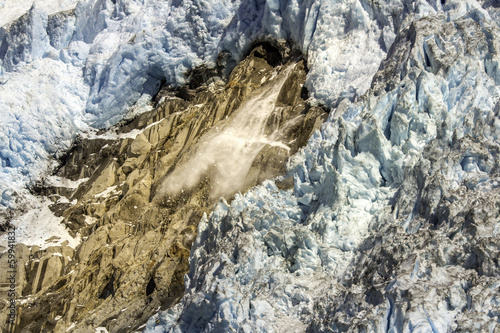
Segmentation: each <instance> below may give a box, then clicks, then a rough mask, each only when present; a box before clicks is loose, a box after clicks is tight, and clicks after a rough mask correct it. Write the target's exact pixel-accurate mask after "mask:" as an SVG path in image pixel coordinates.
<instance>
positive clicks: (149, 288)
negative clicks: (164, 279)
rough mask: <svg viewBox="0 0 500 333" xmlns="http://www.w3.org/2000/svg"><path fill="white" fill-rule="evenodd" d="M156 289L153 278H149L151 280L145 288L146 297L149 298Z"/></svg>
mask: <svg viewBox="0 0 500 333" xmlns="http://www.w3.org/2000/svg"><path fill="white" fill-rule="evenodd" d="M155 289H156V283H155V279H154V277H151V279H150V280H149V282H148V285H147V286H146V296H149V295H151V294H152V293H153V291H155Z"/></svg>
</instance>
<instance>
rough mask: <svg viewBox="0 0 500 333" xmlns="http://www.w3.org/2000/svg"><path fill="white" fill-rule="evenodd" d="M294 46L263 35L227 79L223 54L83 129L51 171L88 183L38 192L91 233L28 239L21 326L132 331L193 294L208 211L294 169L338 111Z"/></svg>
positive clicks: (44, 186) (22, 254) (43, 186)
mask: <svg viewBox="0 0 500 333" xmlns="http://www.w3.org/2000/svg"><path fill="white" fill-rule="evenodd" d="M289 53H291V52H290V49H288V48H287V47H286V46H285V45H278V44H276V46H273V45H271V44H269V43H263V44H262V43H261V44H258V45H256V46H255V47H254V48H253V49H252V51H251V52H250V53H249V55H248V56H247V57H246V58H245V59H244V60H242V61H241V62H240V63H239V64H238V65H237V66H236V67H235V68H234V69H233V70H232V72H231V74H230V75H229V76H228V77H227V78H224V76H223V74H221V70H220V69H222V68H223V67H222V65H221V67H219V68H215V69H209V68H206V67H202V68H198V69H196V70H194V71H192V72H191V73H190V74H189V75H190V78H189V84H187V85H185V86H183V87H181V88H180V89H175V90H172V89H169V88H168V87H164V88H162V89H161V90H160V91H159V93H158V94H157V96H156V97H155V101H154V109H153V110H152V111H150V112H147V113H144V114H141V115H139V116H137V117H135V118H133V119H130V120H127V121H123V122H122V123H121V124H120V125H118V126H115V127H113V128H111V129H109V130H103V131H100V132H98V133H92V134H87V135H85V136H80V137H79V138H77V140H76V142H75V143H74V145H73V147H72V148H71V149H70V150H69V151H68V152H67V153H66V154H65V155H64V156H63V157H62V159H61V162H60V165H58V166H57V168H56V169H55V170H54V174H53V175H52V176H51V177H52V179H53V178H54V177H58V179H69V180H71V181H72V182H73V183H75V182H77V183H78V184H79V186H78V187H76V188H68V187H64V186H62V185H61V184H62V182H60V183H59V184H58V185H54V184H51V183H50V181H49V180H48V179H43V180H40V181H39V182H38V183H37V184H36V186H34V188H33V189H32V191H34V192H36V193H38V194H39V195H41V196H45V197H48V198H50V200H51V205H50V209H51V210H52V211H53V212H54V214H56V215H57V216H61V217H62V218H63V222H62V223H64V225H65V226H66V227H67V228H68V229H69V230H70V233H71V234H72V235H73V236H75V237H77V236H79V237H81V243H80V244H79V245H78V247H77V248H75V249H72V248H71V247H69V246H67V245H64V244H63V245H61V246H51V247H46V248H44V249H40V248H39V247H36V246H34V247H27V246H26V245H23V244H19V245H17V254H18V256H19V263H18V269H19V274H18V276H19V277H20V278H21V280H20V281H18V288H19V294H20V295H22V296H21V297H20V299H19V308H18V321H17V325H16V327H15V329H14V331H15V332H52V331H53V332H67V331H68V332H94V331H95V328H97V327H105V328H107V330H108V331H109V332H130V331H132V330H135V329H137V328H138V327H139V326H141V325H143V324H144V323H145V322H146V320H147V319H148V318H149V317H150V316H152V315H153V314H154V313H156V311H158V310H160V309H166V308H168V307H170V306H171V305H172V304H175V303H176V302H177V301H178V300H179V298H180V297H182V295H183V293H184V280H183V278H184V274H185V273H186V272H187V271H188V268H189V265H188V258H189V253H190V248H191V244H192V243H193V241H194V239H195V238H196V235H197V225H198V222H199V221H200V219H201V218H202V216H204V214H208V213H210V212H211V210H212V206H213V204H214V203H215V202H217V201H218V200H219V198H220V197H221V196H223V197H225V198H227V199H230V198H231V197H232V196H233V195H234V194H235V193H237V192H239V191H245V190H246V189H248V188H250V187H252V186H254V185H256V184H259V183H261V182H262V181H263V180H265V179H268V178H271V177H276V176H279V175H283V174H284V170H285V164H286V162H287V160H288V158H289V156H291V155H292V154H293V153H295V152H296V151H297V150H298V148H299V147H301V146H303V145H304V144H305V143H306V142H307V140H308V138H309V136H310V134H311V133H312V132H313V131H314V130H315V129H317V128H319V126H320V124H321V123H322V121H323V120H324V119H325V118H326V115H327V114H326V112H325V111H323V109H321V108H320V107H315V106H310V105H308V104H307V103H306V101H305V99H306V98H307V91H306V90H305V88H303V84H304V81H305V76H306V68H305V65H304V62H303V60H301V58H300V55H297V54H291V55H290V54H289ZM48 178H50V177H48ZM282 186H283V188H286V187H290V186H293V182H292V183H290V181H289V180H288V179H284V180H283V181H282ZM55 236H57V235H55ZM1 260H6V257H5V256H4V257H2V258H1ZM3 306H5V305H3ZM2 320H5V319H4V318H2Z"/></svg>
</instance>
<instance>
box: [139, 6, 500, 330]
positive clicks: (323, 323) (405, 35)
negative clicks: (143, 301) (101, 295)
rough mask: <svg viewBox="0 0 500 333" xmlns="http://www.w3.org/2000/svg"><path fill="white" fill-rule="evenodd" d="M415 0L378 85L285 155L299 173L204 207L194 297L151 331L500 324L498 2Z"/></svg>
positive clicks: (194, 255)
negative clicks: (289, 181) (289, 184)
mask: <svg viewBox="0 0 500 333" xmlns="http://www.w3.org/2000/svg"><path fill="white" fill-rule="evenodd" d="M371 3H373V2H371ZM378 4H379V6H380V7H379V8H385V7H384V6H387V7H390V6H391V3H389V2H378ZM404 6H405V9H406V10H409V9H410V8H412V9H414V10H415V11H414V12H410V13H408V14H407V16H406V17H405V18H401V17H400V18H401V20H400V21H398V22H399V23H398V24H397V27H398V29H397V35H396V36H395V38H394V42H393V43H392V46H391V47H390V49H389V50H388V53H387V56H386V57H385V59H383V60H382V61H381V63H380V67H379V69H378V71H377V72H376V73H375V75H374V76H373V79H371V80H370V83H371V86H370V88H369V89H368V90H366V92H365V93H364V94H363V95H361V96H360V97H359V98H356V99H354V100H349V99H343V100H342V101H341V102H340V103H338V105H336V106H335V107H333V108H332V112H331V113H330V116H329V118H328V120H327V121H326V122H325V123H324V124H323V126H322V128H321V131H319V132H317V133H316V134H314V135H313V137H312V138H311V139H310V140H309V142H308V144H307V146H306V147H305V148H303V149H302V150H301V151H300V152H299V153H298V154H296V155H295V156H293V157H292V159H291V160H290V162H289V165H288V177H293V179H294V188H293V189H292V190H280V189H278V187H277V186H276V185H275V182H274V181H272V180H271V181H266V182H265V183H264V184H263V185H261V186H258V187H255V188H254V189H252V190H250V191H249V192H247V193H246V194H244V195H241V194H240V195H237V196H236V198H235V199H234V200H233V201H232V202H230V203H228V202H226V201H223V200H222V201H221V202H220V203H219V204H218V205H217V206H216V207H215V208H214V211H213V212H212V213H211V214H210V216H208V217H207V216H205V217H204V219H203V220H202V222H201V223H200V225H199V229H198V237H197V239H196V241H195V243H194V245H193V248H192V251H191V257H190V272H189V274H188V275H187V276H186V278H185V279H186V281H185V286H186V294H185V296H184V298H183V299H182V301H181V302H180V303H179V304H177V305H176V306H175V307H174V308H172V309H169V310H167V311H165V312H161V313H158V314H157V315H155V316H154V317H152V318H151V319H150V320H149V322H148V324H147V327H146V329H145V332H232V331H234V332H305V331H307V332H344V331H355V332H450V331H463V332H472V331H474V332H496V331H497V330H498V328H499V327H500V319H499V318H500V283H499V282H498V281H499V280H498V278H499V276H500V269H499V265H498V259H497V258H498V257H499V254H500V253H499V252H500V251H499V250H500V248H499V247H500V210H499V202H500V189H499V186H500V183H499V182H500V174H499V164H498V163H499V160H500V159H499V153H500V150H499V149H500V146H499V143H500V142H499V135H500V118H499V115H500V101H499V93H500V90H499V84H500V76H499V74H500V72H499V68H498V61H499V47H500V44H499V43H498V40H499V38H498V37H499V32H500V31H499V24H500V21H499V19H498V13H499V11H498V7H499V6H498V4H496V3H494V2H488V1H485V2H479V1H477V2H472V1H468V2H466V1H439V2H429V3H424V2H414V7H410V6H409V5H408V4H404ZM365 8H366V7H365ZM382 11H383V9H382ZM393 19H394V21H393V22H396V21H397V16H396V17H393ZM317 29H318V28H317ZM313 43H314V42H312V43H311V44H310V45H312V44H313ZM312 71H314V69H313V70H312ZM347 72H349V69H347ZM316 79H317V80H320V79H319V78H317V77H314V76H313V77H311V76H310V77H309V81H308V82H309V83H311V82H314V80H316ZM313 85H314V84H313Z"/></svg>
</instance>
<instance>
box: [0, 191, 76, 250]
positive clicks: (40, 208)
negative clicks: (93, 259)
mask: <svg viewBox="0 0 500 333" xmlns="http://www.w3.org/2000/svg"><path fill="white" fill-rule="evenodd" d="M50 204H52V202H51V201H50V200H48V199H39V200H37V201H33V202H31V207H30V210H29V211H28V212H27V213H26V214H24V215H22V216H20V217H18V218H15V219H14V220H12V221H11V225H12V226H14V227H15V228H16V229H15V236H16V243H17V244H19V243H22V244H24V245H27V246H39V247H40V248H41V249H45V248H47V247H49V246H55V245H60V244H62V243H64V242H65V241H67V242H68V244H67V245H68V246H70V247H72V248H73V249H75V248H76V247H77V245H78V244H79V243H80V237H79V236H77V237H76V238H74V237H72V236H71V235H70V234H69V233H68V230H67V229H66V228H65V226H64V225H63V224H61V221H62V217H56V216H54V214H53V213H52V211H51V210H50V208H49V205H50ZM55 235H56V236H57V237H56V238H54V237H53V236H55ZM49 239H50V240H49ZM0 242H2V244H7V234H4V235H1V236H0Z"/></svg>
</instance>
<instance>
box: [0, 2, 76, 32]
mask: <svg viewBox="0 0 500 333" xmlns="http://www.w3.org/2000/svg"><path fill="white" fill-rule="evenodd" d="M77 3H78V1H76V0H35V1H33V0H0V13H1V15H0V27H1V26H4V25H5V24H7V23H9V22H12V21H14V20H16V19H18V18H19V17H20V16H22V15H24V14H26V13H27V12H28V11H29V9H30V8H31V7H32V6H35V7H37V8H40V9H43V10H44V11H45V12H46V13H47V14H49V15H50V14H54V13H57V12H62V11H66V10H71V9H74V8H75V6H76V4H77Z"/></svg>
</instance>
